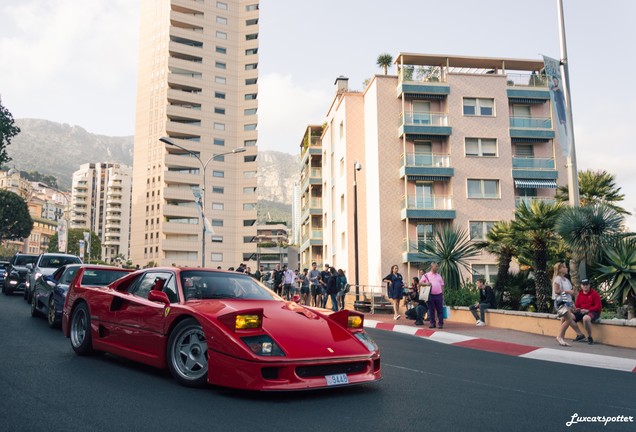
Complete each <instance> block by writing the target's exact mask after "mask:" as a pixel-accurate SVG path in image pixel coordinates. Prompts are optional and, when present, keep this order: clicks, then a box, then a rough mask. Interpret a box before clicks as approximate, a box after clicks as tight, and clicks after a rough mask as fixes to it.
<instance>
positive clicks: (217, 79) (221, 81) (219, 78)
mask: <svg viewBox="0 0 636 432" xmlns="http://www.w3.org/2000/svg"><path fill="white" fill-rule="evenodd" d="M226 81H227V80H226V79H225V77H222V76H216V77H214V82H215V83H217V84H225V82H226Z"/></svg>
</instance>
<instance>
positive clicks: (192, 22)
mask: <svg viewBox="0 0 636 432" xmlns="http://www.w3.org/2000/svg"><path fill="white" fill-rule="evenodd" d="M170 22H171V23H172V24H173V25H175V26H177V27H183V24H187V25H188V27H192V28H203V27H204V24H205V20H204V19H203V12H201V13H196V14H194V13H184V12H177V11H174V10H171V11H170ZM179 24H181V25H179Z"/></svg>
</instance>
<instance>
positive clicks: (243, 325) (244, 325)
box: [235, 315, 262, 330]
mask: <svg viewBox="0 0 636 432" xmlns="http://www.w3.org/2000/svg"><path fill="white" fill-rule="evenodd" d="M261 322H262V320H261V316H260V315H237V316H236V324H235V328H236V329H237V330H246V329H257V328H260V327H261Z"/></svg>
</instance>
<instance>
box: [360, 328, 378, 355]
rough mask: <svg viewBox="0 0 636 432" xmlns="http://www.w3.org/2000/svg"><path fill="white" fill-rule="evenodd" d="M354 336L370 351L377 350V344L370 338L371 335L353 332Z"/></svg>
mask: <svg viewBox="0 0 636 432" xmlns="http://www.w3.org/2000/svg"><path fill="white" fill-rule="evenodd" d="M355 337H356V338H357V339H358V340H359V341H360V342H362V343H363V344H364V346H365V347H367V349H368V350H369V351H370V352H375V351H377V350H378V345H377V344H376V343H375V342H374V340H373V339H371V337H370V336H369V335H368V334H366V333H363V332H360V333H355Z"/></svg>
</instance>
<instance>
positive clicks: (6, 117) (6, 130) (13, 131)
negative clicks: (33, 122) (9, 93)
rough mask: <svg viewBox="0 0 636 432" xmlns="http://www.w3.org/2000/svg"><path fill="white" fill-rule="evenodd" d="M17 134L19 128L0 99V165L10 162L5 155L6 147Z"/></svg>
mask: <svg viewBox="0 0 636 432" xmlns="http://www.w3.org/2000/svg"><path fill="white" fill-rule="evenodd" d="M19 133H20V128H19V127H17V126H16V125H15V121H14V120H13V115H12V114H11V112H10V111H9V110H8V109H7V108H5V107H4V106H3V105H2V100H1V99H0V165H2V164H4V163H5V162H9V161H10V160H11V158H10V157H9V155H8V154H7V147H8V146H9V144H11V139H12V138H13V137H14V136H16V135H17V134H19Z"/></svg>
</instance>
